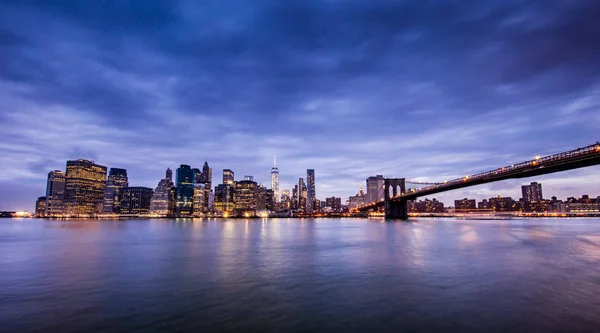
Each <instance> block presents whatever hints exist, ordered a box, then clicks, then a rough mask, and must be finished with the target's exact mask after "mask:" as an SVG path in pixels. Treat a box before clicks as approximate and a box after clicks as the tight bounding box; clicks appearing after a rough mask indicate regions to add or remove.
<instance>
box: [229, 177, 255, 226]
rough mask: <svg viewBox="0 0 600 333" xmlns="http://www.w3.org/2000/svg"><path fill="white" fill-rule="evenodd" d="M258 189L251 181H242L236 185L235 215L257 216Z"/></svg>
mask: <svg viewBox="0 0 600 333" xmlns="http://www.w3.org/2000/svg"><path fill="white" fill-rule="evenodd" d="M256 189H257V184H256V183H255V182H253V181H251V180H242V181H239V182H236V183H235V192H234V200H233V201H234V207H235V208H234V213H235V214H236V215H237V216H246V217H249V216H255V215H256V199H257V198H256Z"/></svg>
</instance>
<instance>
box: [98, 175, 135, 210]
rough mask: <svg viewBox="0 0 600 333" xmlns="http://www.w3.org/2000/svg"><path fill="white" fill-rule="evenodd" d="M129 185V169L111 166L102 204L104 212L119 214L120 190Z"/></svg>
mask: <svg viewBox="0 0 600 333" xmlns="http://www.w3.org/2000/svg"><path fill="white" fill-rule="evenodd" d="M127 186H129V180H128V179H127V170H125V169H118V168H110V170H109V172H108V179H107V180H106V186H105V187H104V204H103V206H102V212H103V213H114V214H118V213H119V210H120V207H121V206H120V202H119V192H120V191H121V189H122V188H124V187H127Z"/></svg>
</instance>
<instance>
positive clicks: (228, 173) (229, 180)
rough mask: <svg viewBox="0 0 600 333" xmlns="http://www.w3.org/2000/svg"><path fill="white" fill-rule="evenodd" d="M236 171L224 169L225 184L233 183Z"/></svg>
mask: <svg viewBox="0 0 600 333" xmlns="http://www.w3.org/2000/svg"><path fill="white" fill-rule="evenodd" d="M234 181H235V179H234V173H233V171H231V170H229V169H223V184H228V185H233V182H234Z"/></svg>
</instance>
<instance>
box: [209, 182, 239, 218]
mask: <svg viewBox="0 0 600 333" xmlns="http://www.w3.org/2000/svg"><path fill="white" fill-rule="evenodd" d="M234 190H235V186H234V185H231V184H219V185H217V186H216V187H215V202H214V209H215V211H217V213H221V214H224V213H228V214H230V213H233V209H234V203H233V200H234V197H233V192H234Z"/></svg>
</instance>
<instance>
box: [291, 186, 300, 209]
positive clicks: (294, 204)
mask: <svg viewBox="0 0 600 333" xmlns="http://www.w3.org/2000/svg"><path fill="white" fill-rule="evenodd" d="M298 198H299V194H298V185H294V188H293V189H292V197H291V201H290V209H291V210H298Z"/></svg>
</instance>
